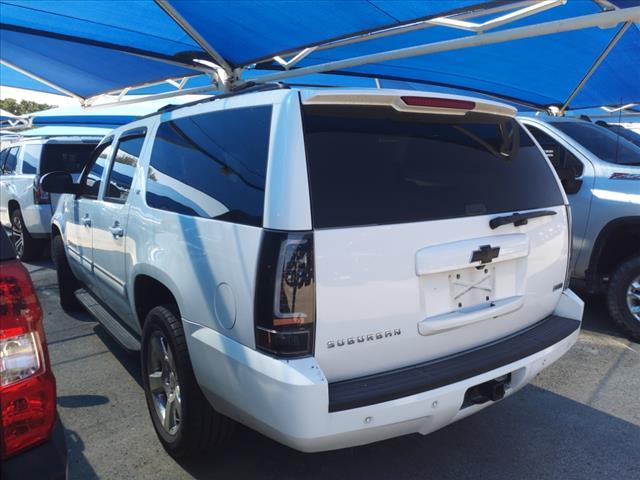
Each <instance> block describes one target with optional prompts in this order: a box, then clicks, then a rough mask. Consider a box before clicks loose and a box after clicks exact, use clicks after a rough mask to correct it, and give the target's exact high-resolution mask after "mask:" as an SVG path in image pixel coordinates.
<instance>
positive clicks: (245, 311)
mask: <svg viewBox="0 0 640 480" xmlns="http://www.w3.org/2000/svg"><path fill="white" fill-rule="evenodd" d="M290 93H291V92H289V91H274V92H264V93H263V94H260V95H257V96H256V95H244V96H238V97H230V98H227V99H222V100H217V101H215V102H211V103H204V104H199V105H195V106H192V107H187V108H182V109H179V110H178V111H174V112H167V113H165V114H163V115H162V116H161V117H160V118H158V119H157V121H155V122H154V124H153V125H152V126H149V135H150V137H149V138H150V139H153V138H155V134H156V131H157V128H158V126H159V124H160V122H161V121H166V120H170V119H172V118H179V117H183V116H189V115H194V114H198V113H205V112H211V111H216V110H222V109H228V108H236V107H238V108H239V107H243V106H256V105H273V106H274V107H273V114H272V122H271V142H272V143H273V141H274V140H273V138H274V136H275V134H274V130H275V129H277V128H279V127H278V120H277V118H278V116H279V112H280V108H281V102H282V99H283V98H284V97H286V96H287V95H289V94H290ZM152 150H153V144H151V145H149V148H146V149H145V154H144V156H143V158H142V159H141V161H140V163H139V166H138V171H137V172H136V180H135V182H134V186H133V187H132V193H133V195H131V196H130V199H131V208H130V211H129V220H128V232H127V246H126V250H127V255H126V261H127V264H128V266H127V270H128V272H129V273H128V274H127V277H128V281H127V289H128V294H129V298H130V299H131V308H132V310H133V311H135V305H134V301H133V298H134V282H135V278H136V276H137V275H140V274H146V275H150V276H152V277H154V278H156V279H157V280H159V281H160V282H162V283H164V284H165V285H166V286H167V287H168V288H169V289H170V290H171V291H172V293H173V294H174V296H175V297H176V300H177V302H178V307H179V308H180V314H181V316H182V318H183V319H185V320H188V321H189V322H191V323H194V324H198V325H201V326H204V327H208V328H211V329H213V330H216V331H218V332H220V333H221V334H223V335H225V336H228V337H230V338H232V339H234V340H236V341H238V342H240V343H243V344H245V345H247V346H250V347H253V346H254V344H255V342H254V332H253V293H254V289H255V275H256V265H257V260H258V253H259V247H260V241H261V238H262V228H259V227H253V226H248V225H240V224H235V223H230V222H224V221H219V220H212V219H206V218H200V217H194V216H189V215H182V214H177V213H173V212H168V211H164V210H159V209H155V208H151V207H149V206H148V205H147V203H146V200H145V196H146V177H147V174H148V169H149V163H150V156H151V152H152ZM270 150H271V149H270ZM269 155H270V158H269V163H271V161H272V159H271V155H272V153H271V151H270V154H269ZM265 201H266V200H265Z"/></svg>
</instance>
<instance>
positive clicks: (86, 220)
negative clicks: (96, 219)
mask: <svg viewBox="0 0 640 480" xmlns="http://www.w3.org/2000/svg"><path fill="white" fill-rule="evenodd" d="M82 224H83V225H84V226H85V227H90V226H91V218H89V214H88V213H86V214H85V215H84V217H82Z"/></svg>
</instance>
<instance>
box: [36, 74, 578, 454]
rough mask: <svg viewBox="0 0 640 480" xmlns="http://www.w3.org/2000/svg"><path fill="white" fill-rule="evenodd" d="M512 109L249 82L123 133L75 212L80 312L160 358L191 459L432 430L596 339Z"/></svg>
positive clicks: (548, 187)
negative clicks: (230, 436)
mask: <svg viewBox="0 0 640 480" xmlns="http://www.w3.org/2000/svg"><path fill="white" fill-rule="evenodd" d="M515 113H516V112H515V110H514V109H512V108H511V107H508V106H505V105H501V104H498V103H493V102H489V101H485V100H479V99H473V98H467V97H457V96H448V95H440V94H420V96H416V93H415V92H405V91H396V90H337V89H327V90H294V89H287V88H283V87H281V86H274V85H272V86H263V87H254V88H248V89H246V90H244V91H241V92H236V93H232V94H222V95H220V96H218V97H214V98H212V99H210V100H205V101H201V102H198V103H195V104H192V105H185V106H180V107H176V108H168V109H165V110H163V111H160V112H158V113H157V114H155V115H151V116H149V117H148V118H144V119H141V120H139V121H136V122H133V123H130V124H128V125H125V126H122V127H120V128H118V129H116V130H115V131H114V132H113V133H112V134H111V135H109V136H107V137H106V138H105V139H104V140H103V141H102V142H101V144H100V145H99V146H98V147H97V149H96V151H95V154H94V156H93V159H92V161H90V163H89V165H88V166H87V168H86V169H85V171H84V173H83V175H82V177H81V179H80V182H79V183H74V182H73V181H72V179H71V177H70V176H69V175H67V174H64V173H50V174H49V175H47V176H45V177H44V178H43V180H42V186H43V188H44V189H45V190H48V191H50V192H56V193H67V195H66V196H64V197H63V198H62V200H61V201H60V204H59V206H58V209H57V211H56V213H55V215H54V217H53V221H52V235H53V247H52V248H53V257H54V261H55V263H56V266H57V271H58V279H59V286H60V298H61V303H62V305H63V307H65V308H73V307H75V306H76V305H78V304H81V305H83V306H84V307H85V308H87V309H88V310H89V311H90V312H92V313H93V315H94V316H95V317H96V318H97V319H98V320H99V321H100V322H101V323H102V324H103V325H104V326H105V328H106V329H107V330H109V331H110V332H111V334H112V335H113V336H114V337H115V338H116V339H117V340H119V342H120V343H121V344H122V345H123V346H124V347H126V348H128V349H130V350H141V362H142V369H143V375H142V376H143V384H144V390H145V394H146V398H147V403H148V407H149V411H150V414H151V419H152V421H153V425H154V427H155V429H156V432H157V434H158V436H159V438H160V440H161V442H162V444H163V445H164V447H165V448H166V450H167V451H168V452H169V453H170V454H171V455H173V456H175V457H180V456H184V455H187V454H192V453H194V452H197V451H199V450H201V449H202V448H204V447H206V446H208V445H211V444H212V443H214V442H220V441H222V439H223V438H224V436H225V435H226V434H227V432H228V431H229V427H230V425H232V423H231V420H230V419H233V420H235V421H238V422H240V423H242V424H245V425H248V426H249V427H251V428H254V429H256V430H258V431H260V432H262V433H264V434H265V435H267V436H269V437H271V438H273V439H275V440H277V441H279V442H282V443H284V444H286V445H289V446H291V447H293V448H296V449H299V450H302V451H307V452H312V451H322V450H330V449H336V448H342V447H347V446H352V445H360V444H365V443H369V442H373V441H377V440H382V439H385V438H390V437H395V436H398V435H404V434H409V433H414V432H419V433H421V434H427V433H429V432H432V431H434V430H437V429H439V428H441V427H443V426H445V425H447V424H449V423H451V422H454V421H457V420H459V419H461V418H464V417H466V416H468V415H470V414H473V413H475V412H477V411H478V410H480V409H482V408H484V407H486V406H487V405H490V404H491V403H493V402H495V401H498V400H500V399H502V398H503V397H505V396H507V395H511V394H513V393H514V392H516V391H517V390H518V389H520V388H522V387H523V386H524V385H525V384H526V383H527V382H529V381H530V380H531V379H532V378H533V377H534V376H535V375H536V374H537V373H538V372H540V371H541V370H542V369H543V368H545V367H547V366H549V365H550V364H551V363H553V362H554V361H556V360H557V359H558V358H560V357H561V356H562V355H563V354H564V353H565V352H566V351H567V350H568V349H569V348H570V347H571V346H572V345H573V343H574V342H575V341H576V338H577V336H578V333H579V328H580V322H581V317H582V310H583V303H582V301H581V300H580V299H579V298H577V297H576V295H574V294H573V293H572V292H571V291H570V290H569V289H568V288H567V278H568V277H567V274H568V266H569V254H570V249H569V245H570V241H571V240H570V228H569V225H570V222H569V211H568V207H567V199H566V197H565V195H564V193H563V191H562V188H561V185H560V182H559V180H558V178H557V176H556V175H555V173H554V170H553V168H552V166H551V164H550V163H549V161H548V159H547V158H546V157H545V155H544V153H543V151H542V150H541V149H540V147H539V146H538V145H537V143H536V142H535V141H534V140H533V139H532V137H531V136H530V135H529V134H528V133H527V132H526V131H525V130H524V129H523V128H522V126H521V125H520V123H519V122H518V120H516V119H515V117H514V115H515Z"/></svg>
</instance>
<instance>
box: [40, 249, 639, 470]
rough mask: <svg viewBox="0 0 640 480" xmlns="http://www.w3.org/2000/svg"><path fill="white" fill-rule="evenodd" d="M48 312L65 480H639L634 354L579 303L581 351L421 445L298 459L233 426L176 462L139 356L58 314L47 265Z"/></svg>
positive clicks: (600, 313) (389, 444) (404, 442)
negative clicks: (149, 398) (212, 445)
mask: <svg viewBox="0 0 640 480" xmlns="http://www.w3.org/2000/svg"><path fill="white" fill-rule="evenodd" d="M27 267H28V269H29V271H30V272H31V276H32V278H33V280H34V283H35V285H36V288H37V290H38V295H39V297H40V301H41V303H42V306H43V310H44V312H45V329H46V334H47V340H48V343H49V352H50V355H51V360H52V363H53V370H54V373H55V375H56V379H57V385H58V412H59V414H60V417H61V419H62V422H63V424H64V427H65V429H66V435H67V446H68V449H69V475H70V478H71V479H82V480H93V479H98V478H99V479H124V478H134V479H182V478H198V479H205V478H215V479H226V478H230V479H254V478H256V479H258V478H259V479H278V480H284V479H304V480H312V479H316V478H318V479H327V478H349V479H351V478H354V479H367V480H374V479H394V480H396V479H466V478H470V479H471V478H472V479H474V480H476V479H536V480H539V479H563V480H565V479H580V480H584V479H609V478H611V479H616V480H623V479H630V480H631V479H633V480H638V479H640V345H639V344H637V343H633V342H630V341H629V340H627V339H625V338H624V337H623V336H621V335H620V334H619V333H618V332H617V331H616V330H615V328H613V327H612V326H610V324H609V322H608V319H607V312H606V308H605V305H604V302H603V300H602V299H601V298H598V297H593V298H590V297H587V298H586V301H587V309H586V313H585V320H584V325H583V331H582V333H581V335H580V339H579V341H578V343H577V344H576V345H575V346H574V347H573V349H572V350H571V351H570V352H569V353H568V354H567V355H565V356H564V357H563V358H562V359H561V360H560V361H558V362H557V363H556V364H554V365H552V366H551V367H549V368H548V369H547V370H545V371H544V372H542V374H541V375H540V376H539V377H538V378H537V379H536V380H535V382H533V384H531V385H529V386H527V387H526V388H524V389H523V390H521V391H520V392H519V393H517V394H516V395H513V396H512V397H509V398H507V399H505V400H504V401H502V402H499V403H498V404H496V405H493V406H491V407H489V408H487V409H485V410H483V411H482V412H480V413H478V414H476V415H473V416H471V417H469V418H467V419H464V420H462V421H460V422H458V423H456V424H453V425H450V426H448V427H446V428H444V429H442V430H440V431H438V432H435V433H433V434H431V435H428V436H421V435H417V434H416V435H409V436H405V437H401V438H396V439H392V440H387V441H384V442H379V443H375V444H372V445H367V446H363V447H357V448H349V449H344V450H338V451H334V452H327V453H316V454H304V453H299V452H297V451H294V450H291V449H289V448H287V447H284V446H282V445H280V444H278V443H276V442H274V441H272V440H270V439H268V438H266V437H264V436H262V435H260V434H258V433H255V432H253V431H251V430H249V429H247V428H244V427H240V426H239V427H238V429H237V431H236V434H235V436H234V438H233V439H232V440H231V441H230V442H229V444H228V445H227V446H225V448H224V449H219V450H215V451H212V452H210V453H209V454H207V455H204V456H203V457H202V458H199V459H197V460H190V461H185V462H181V463H178V462H176V461H174V460H173V459H172V458H171V457H169V455H167V454H166V453H165V451H164V450H163V449H162V446H161V445H160V443H159V441H158V440H157V439H156V435H155V432H154V431H153V428H152V426H151V421H150V419H149V414H148V412H147V407H146V404H145V399H144V393H143V391H142V387H141V381H140V371H139V370H140V368H139V361H138V356H137V355H132V354H128V353H126V352H125V351H124V350H123V349H121V348H120V347H119V346H118V344H117V343H116V342H115V341H114V340H112V339H111V337H110V336H109V334H108V333H106V331H105V330H104V329H103V328H102V327H101V326H100V325H99V324H98V323H97V322H96V321H94V320H93V319H92V318H91V317H90V316H89V315H88V314H78V315H75V316H70V315H67V314H66V313H64V312H63V311H62V309H61V308H60V307H59V304H58V290H57V285H56V276H55V271H54V270H53V269H52V265H51V263H50V261H42V262H39V263H32V264H28V265H27Z"/></svg>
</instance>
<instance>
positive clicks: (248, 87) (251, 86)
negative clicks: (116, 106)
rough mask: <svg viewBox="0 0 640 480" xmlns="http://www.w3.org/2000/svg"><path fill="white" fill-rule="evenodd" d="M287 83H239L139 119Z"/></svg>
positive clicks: (272, 88) (287, 86)
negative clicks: (216, 92) (226, 89)
mask: <svg viewBox="0 0 640 480" xmlns="http://www.w3.org/2000/svg"><path fill="white" fill-rule="evenodd" d="M289 88H290V87H289V85H286V84H284V83H280V82H278V83H262V84H261V83H254V82H247V83H245V84H242V85H240V86H239V87H237V88H235V89H233V90H231V91H229V92H224V93H220V94H218V95H213V96H211V97H208V98H201V99H199V100H194V101H193V102H188V103H183V104H181V105H176V104H173V103H169V104H167V105H165V106H164V107H160V108H159V109H158V110H156V111H155V112H154V113H150V114H148V115H145V116H144V117H140V119H142V118H148V117H152V116H154V115H157V114H158V113H166V112H172V111H174V110H177V109H178V108H183V107H191V106H193V105H200V104H201V103H207V102H213V101H215V100H222V99H223V98H229V97H235V96H237V95H243V94H245V93H255V92H268V91H269V90H286V89H289Z"/></svg>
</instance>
